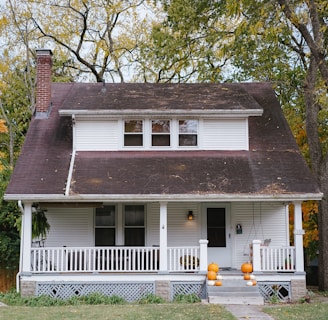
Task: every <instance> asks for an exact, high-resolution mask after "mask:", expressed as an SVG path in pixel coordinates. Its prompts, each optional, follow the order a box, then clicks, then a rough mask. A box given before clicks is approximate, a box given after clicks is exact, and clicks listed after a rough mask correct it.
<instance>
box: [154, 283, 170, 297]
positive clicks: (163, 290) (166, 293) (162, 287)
mask: <svg viewBox="0 0 328 320" xmlns="http://www.w3.org/2000/svg"><path fill="white" fill-rule="evenodd" d="M155 295H156V296H159V297H161V298H163V299H165V300H166V301H169V300H170V281H155Z"/></svg>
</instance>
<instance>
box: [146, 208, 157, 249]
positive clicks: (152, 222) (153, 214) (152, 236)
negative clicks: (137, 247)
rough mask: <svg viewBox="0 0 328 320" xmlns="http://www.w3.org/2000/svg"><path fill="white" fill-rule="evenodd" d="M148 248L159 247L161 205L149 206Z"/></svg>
mask: <svg viewBox="0 0 328 320" xmlns="http://www.w3.org/2000/svg"><path fill="white" fill-rule="evenodd" d="M146 243H147V246H149V247H151V246H159V203H150V204H149V205H148V206H147V236H146Z"/></svg>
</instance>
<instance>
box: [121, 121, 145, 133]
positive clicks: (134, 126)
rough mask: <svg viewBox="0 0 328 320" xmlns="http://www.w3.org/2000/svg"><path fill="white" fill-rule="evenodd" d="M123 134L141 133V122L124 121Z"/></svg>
mask: <svg viewBox="0 0 328 320" xmlns="http://www.w3.org/2000/svg"><path fill="white" fill-rule="evenodd" d="M124 132H142V120H125V121H124Z"/></svg>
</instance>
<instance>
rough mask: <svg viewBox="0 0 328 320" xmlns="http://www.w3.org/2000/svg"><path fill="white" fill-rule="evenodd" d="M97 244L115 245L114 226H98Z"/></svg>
mask: <svg viewBox="0 0 328 320" xmlns="http://www.w3.org/2000/svg"><path fill="white" fill-rule="evenodd" d="M95 245H96V246H115V229H114V228H96V230H95Z"/></svg>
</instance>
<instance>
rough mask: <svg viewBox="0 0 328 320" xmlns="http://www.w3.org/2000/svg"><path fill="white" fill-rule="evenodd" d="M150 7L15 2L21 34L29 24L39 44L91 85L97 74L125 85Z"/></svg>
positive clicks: (94, 1) (141, 1)
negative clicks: (52, 49)
mask: <svg viewBox="0 0 328 320" xmlns="http://www.w3.org/2000/svg"><path fill="white" fill-rule="evenodd" d="M146 5H147V7H148V6H150V4H147V1H146V0H125V1H121V0H114V1H105V0H86V1H77V0H76V1H71V0H56V1H53V0H46V1H35V0H28V1H20V0H16V1H15V0H9V7H10V12H11V18H12V20H13V21H17V22H16V28H15V29H16V32H17V30H19V29H20V25H21V21H24V22H25V23H24V24H23V25H25V26H27V27H26V28H25V29H24V31H23V33H24V34H29V37H30V38H31V37H32V39H33V42H32V43H33V44H34V45H38V46H40V44H42V43H43V44H46V45H47V46H48V47H49V46H51V47H53V48H55V49H56V56H57V57H58V56H60V57H61V58H60V60H61V61H63V62H64V66H65V68H66V69H70V70H71V71H74V76H75V78H76V79H84V80H89V81H90V80H92V78H91V77H90V75H92V76H93V77H94V79H95V80H96V81H97V82H102V81H104V80H107V81H113V82H116V81H119V82H124V81H125V78H126V77H128V76H129V74H128V73H129V68H131V63H132V62H133V61H134V60H133V59H134V52H135V51H136V50H137V49H138V43H139V41H140V38H142V36H141V32H142V33H146V31H147V26H148V22H147V20H146V19H144V18H142V15H143V12H144V10H143V9H146ZM31 24H32V25H31ZM29 46H30V47H31V42H30V45H29ZM64 57H65V58H66V59H65V58H64ZM65 60H66V61H65Z"/></svg>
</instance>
